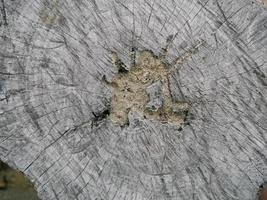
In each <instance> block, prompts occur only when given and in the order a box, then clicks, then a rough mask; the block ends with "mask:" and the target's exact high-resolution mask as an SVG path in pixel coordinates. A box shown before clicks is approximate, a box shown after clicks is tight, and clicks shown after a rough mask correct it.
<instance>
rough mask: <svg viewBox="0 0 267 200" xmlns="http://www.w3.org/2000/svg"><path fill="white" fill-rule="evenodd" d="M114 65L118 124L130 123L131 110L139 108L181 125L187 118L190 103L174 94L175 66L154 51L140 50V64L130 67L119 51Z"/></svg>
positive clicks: (153, 117)
mask: <svg viewBox="0 0 267 200" xmlns="http://www.w3.org/2000/svg"><path fill="white" fill-rule="evenodd" d="M113 64H114V65H115V66H116V67H117V68H118V74H117V76H116V77H115V78H114V79H113V81H112V82H111V83H109V84H110V85H111V86H112V87H113V97H112V110H111V114H110V118H111V120H112V121H113V122H114V123H116V124H119V125H125V124H127V122H128V113H129V112H130V111H138V112H140V113H143V115H144V118H147V119H151V120H157V121H160V122H169V123H174V124H181V123H183V122H184V121H185V117H186V115H187V113H188V109H189V105H188V103H186V102H175V101H173V99H172V97H171V91H170V85H169V80H168V76H169V74H170V73H171V70H172V69H173V68H172V67H170V66H168V65H167V64H165V63H164V62H163V61H162V60H161V59H160V58H159V57H157V56H155V55H154V54H153V53H152V52H151V51H143V52H140V53H139V56H138V58H137V64H136V65H134V66H133V67H132V68H131V69H130V70H127V69H126V68H125V66H124V64H123V63H122V62H121V61H120V59H119V58H118V56H117V54H116V53H113Z"/></svg>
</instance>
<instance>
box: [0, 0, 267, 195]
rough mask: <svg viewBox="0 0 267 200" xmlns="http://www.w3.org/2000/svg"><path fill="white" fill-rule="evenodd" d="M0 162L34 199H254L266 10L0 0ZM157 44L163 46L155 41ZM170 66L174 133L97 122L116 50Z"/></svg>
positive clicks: (162, 2)
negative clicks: (180, 113) (30, 188)
mask: <svg viewBox="0 0 267 200" xmlns="http://www.w3.org/2000/svg"><path fill="white" fill-rule="evenodd" d="M0 5H1V9H0V11H1V12H0V13H1V15H0V17H1V18H0V22H1V27H0V31H1V33H0V35H1V37H0V159H1V160H3V161H4V162H6V163H8V164H9V165H11V166H12V167H14V168H17V169H19V170H21V171H22V172H24V173H25V174H26V175H27V176H28V177H29V178H30V179H31V180H32V181H33V183H34V185H35V187H36V189H37V191H38V195H39V197H40V198H41V199H45V200H50V199H59V200H63V199H64V200H65V199H70V200H72V199H78V200H82V199H86V200H112V199H113V200H124V199H125V200H170V199H173V200H189V199H192V200H208V199H215V200H217V199H218V200H255V199H256V193H257V191H258V188H259V185H260V184H262V183H263V182H264V181H266V179H267V148H266V144H267V133H266V131H267V115H266V113H267V103H266V101H267V78H266V76H267V64H266V63H267V30H266V27H267V11H266V8H264V7H263V6H262V5H261V4H260V3H259V2H258V1H257V0H231V1H230V0H136V1H135V0H1V1H0ZM166 47H168V48H166ZM164 48H165V49H167V52H165V53H166V55H164V58H165V59H166V62H168V63H175V64H176V70H174V72H173V73H172V74H171V75H170V87H171V93H172V96H173V98H174V99H175V100H181V101H186V102H189V104H190V106H191V109H190V118H189V119H188V120H189V122H188V123H187V124H186V125H182V126H181V127H179V126H177V125H173V124H169V123H160V122H157V121H151V120H149V119H144V118H143V117H142V115H141V114H140V113H137V112H130V113H129V125H127V126H124V127H120V126H117V125H115V124H114V123H112V122H111V121H110V119H109V118H108V114H107V113H108V112H107V111H108V110H109V109H110V104H111V103H110V101H111V96H112V90H111V88H110V87H109V86H108V85H107V84H106V82H105V81H103V77H104V76H105V78H106V79H109V80H110V79H112V77H114V75H115V74H116V69H115V68H114V66H113V65H112V54H111V52H116V54H117V55H118V57H119V58H120V60H121V61H122V62H123V63H124V64H125V65H126V67H127V68H129V67H131V66H132V65H133V64H134V62H135V56H133V55H134V54H135V52H133V51H136V52H138V51H142V50H149V51H153V52H154V54H156V55H160V54H162V49H164Z"/></svg>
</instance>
